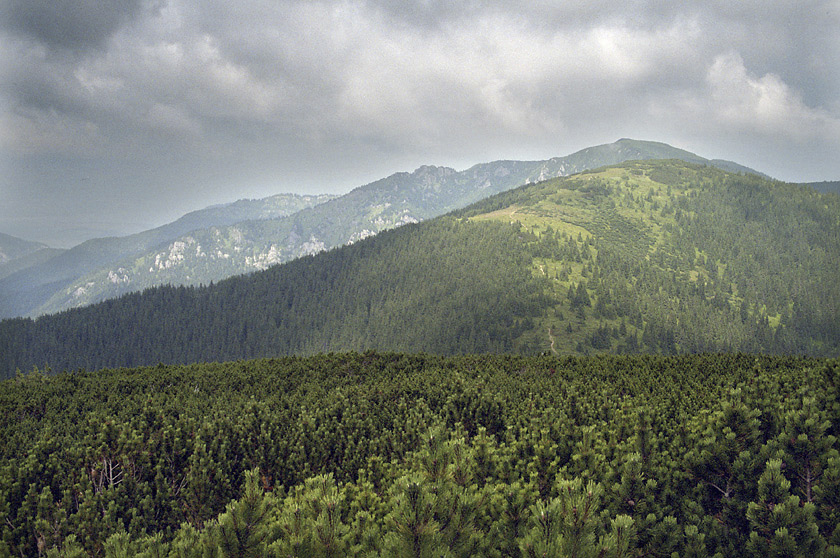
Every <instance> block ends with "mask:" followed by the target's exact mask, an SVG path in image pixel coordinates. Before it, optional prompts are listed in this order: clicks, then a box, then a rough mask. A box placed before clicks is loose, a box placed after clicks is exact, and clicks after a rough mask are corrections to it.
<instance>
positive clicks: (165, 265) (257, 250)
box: [0, 138, 760, 317]
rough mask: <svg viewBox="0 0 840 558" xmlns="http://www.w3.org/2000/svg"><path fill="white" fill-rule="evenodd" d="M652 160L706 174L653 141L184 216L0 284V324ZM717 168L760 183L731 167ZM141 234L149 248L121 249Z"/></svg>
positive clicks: (403, 176) (681, 153)
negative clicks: (260, 210)
mask: <svg viewBox="0 0 840 558" xmlns="http://www.w3.org/2000/svg"><path fill="white" fill-rule="evenodd" d="M654 158H677V159H681V160H686V161H689V162H695V163H699V164H710V165H714V163H713V162H711V161H709V160H707V159H704V158H703V157H700V156H698V155H696V154H693V153H690V152H688V151H685V150H682V149H677V148H674V147H671V146H669V145H667V144H664V143H661V142H652V141H642V140H631V139H627V138H623V139H620V140H618V141H616V142H614V143H612V144H603V145H599V146H593V147H589V148H586V149H583V150H580V151H578V152H575V153H573V154H571V155H567V156H565V157H555V158H552V159H549V160H545V161H513V160H500V161H493V162H489V163H479V164H476V165H473V166H472V167H470V168H468V169H466V170H464V171H456V170H455V169H452V168H449V167H438V166H434V165H423V166H421V167H419V168H417V169H416V170H415V171H413V172H399V173H394V174H392V175H390V176H388V177H385V178H382V179H380V180H377V181H374V182H371V183H369V184H366V185H363V186H359V187H357V188H354V189H353V190H351V191H350V192H348V193H347V194H344V195H342V196H338V197H335V198H331V199H328V200H324V203H323V204H321V203H318V204H312V206H311V207H303V208H301V209H300V211H296V212H290V213H289V214H288V215H282V216H281V215H277V216H275V217H274V218H271V217H268V218H264V219H259V220H255V219H253V218H249V219H240V220H239V221H236V219H234V218H228V219H227V224H225V222H223V220H222V219H217V220H216V221H214V223H213V225H212V226H210V227H207V228H204V229H201V230H199V229H197V228H196V227H195V226H194V225H187V223H191V221H190V216H192V215H193V214H195V213H198V212H193V213H190V214H187V215H185V216H184V217H182V218H181V219H179V220H177V221H175V222H173V223H171V224H169V225H164V226H162V227H158V228H157V229H153V230H152V231H146V232H144V233H139V235H132V236H131V237H125V238H124V239H97V240H92V241H88V242H89V243H91V244H88V243H84V244H82V245H80V246H79V247H76V248H74V249H71V250H70V251H69V252H67V253H64V254H62V255H61V256H60V257H59V259H55V260H50V261H47V262H42V263H40V264H38V265H37V266H32V267H31V268H29V269H24V270H22V271H20V272H18V273H17V274H15V276H13V277H9V278H7V279H5V280H0V317H13V316H18V315H28V316H37V315H42V314H48V313H54V312H58V311H62V310H65V309H68V308H72V307H78V306H83V305H86V304H91V303H95V302H98V301H101V300H105V299H108V298H113V297H116V296H119V295H122V294H125V293H127V292H133V291H139V290H143V289H145V288H149V287H153V286H155V285H160V284H168V283H171V284H176V285H177V284H185V285H199V284H207V283H210V282H215V281H219V280H221V279H224V278H226V277H229V276H233V275H238V274H243V273H250V272H253V271H259V270H261V269H265V268H266V267H268V266H270V265H275V264H278V263H283V262H285V261H289V260H291V259H294V258H297V257H301V256H305V255H308V254H312V253H316V252H319V251H322V250H325V249H330V248H334V247H336V246H341V245H344V244H347V243H352V242H356V241H358V240H361V239H363V238H366V237H368V236H371V235H374V234H377V233H379V232H381V231H383V230H386V229H389V228H393V227H396V226H400V225H404V224H407V223H412V222H417V221H421V220H424V219H428V218H431V217H436V216H438V215H442V214H444V213H446V212H449V211H452V210H455V209H458V208H461V207H464V206H466V205H469V204H471V203H474V202H476V201H478V200H480V199H482V198H485V197H487V196H489V195H492V194H496V193H498V192H501V191H505V190H508V189H511V188H515V187H517V186H520V185H522V184H527V183H533V182H537V181H541V180H545V179H546V178H552V177H556V176H566V175H570V174H574V173H576V172H581V171H583V170H587V169H591V168H595V167H601V166H605V165H608V164H614V163H618V162H621V161H623V160H628V159H654ZM719 164H726V165H727V166H728V167H730V168H734V169H738V171H739V172H745V173H753V174H759V175H760V173H758V172H757V171H753V170H752V169H748V168H746V167H743V166H741V165H738V164H736V163H732V162H728V161H723V162H719ZM267 199H270V198H265V199H264V200H267ZM256 201H257V202H259V201H261V200H256ZM235 203H240V202H235ZM234 205H235V204H228V205H226V206H223V208H225V209H224V211H227V212H230V211H231V207H232V206H234ZM202 211H203V212H205V213H206V212H210V211H217V210H216V209H214V208H208V209H205V210H202ZM218 211H221V210H218ZM241 216H246V215H245V214H244V213H243V214H241V215H240V217H241ZM179 227H180V228H179ZM176 231H180V234H175V232H176ZM151 234H154V235H156V236H154V238H155V239H156V240H157V242H151V241H147V242H145V244H142V245H139V244H137V245H135V246H128V244H130V243H131V242H135V243H137V241H138V240H140V239H142V238H146V237H148V236H149V235H151ZM128 239H132V240H128ZM138 246H139V247H138Z"/></svg>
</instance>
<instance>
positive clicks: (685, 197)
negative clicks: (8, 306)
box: [0, 160, 840, 375]
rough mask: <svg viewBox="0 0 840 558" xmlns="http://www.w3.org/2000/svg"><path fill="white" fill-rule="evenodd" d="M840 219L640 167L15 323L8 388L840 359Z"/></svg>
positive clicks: (608, 170) (3, 327)
mask: <svg viewBox="0 0 840 558" xmlns="http://www.w3.org/2000/svg"><path fill="white" fill-rule="evenodd" d="M500 168H501V167H500ZM424 172H426V173H429V172H433V171H432V170H430V169H426V170H425V171H424ZM440 172H441V171H440V170H439V169H438V170H435V171H434V172H433V174H434V176H438V175H439V174H438V173H440ZM421 182H422V181H421ZM330 203H332V202H330ZM326 205H327V204H323V205H322V206H316V207H315V208H312V209H310V210H306V212H301V213H300V214H298V216H300V215H303V214H304V213H313V212H314V211H315V210H317V209H319V208H321V211H325V210H326V209H325V208H324V207H323V206H326ZM838 217H840V198H838V197H837V196H834V195H826V194H820V193H818V192H816V191H815V190H813V189H811V188H806V187H804V186H801V185H795V184H786V183H783V182H779V181H775V180H768V179H765V178H762V177H759V176H755V175H744V174H733V173H727V172H725V171H721V170H718V169H715V168H712V167H710V166H708V165H705V164H703V165H697V164H691V163H685V162H682V161H674V160H669V161H632V162H626V163H622V164H620V165H616V166H610V167H604V168H601V169H597V170H593V171H586V172H582V173H580V174H577V175H574V176H571V177H564V178H555V179H550V180H547V181H544V182H539V183H535V184H528V185H525V186H522V187H519V188H515V189H512V190H510V191H506V192H503V193H500V194H497V195H495V196H492V197H489V198H487V199H485V200H481V201H479V202H477V203H475V204H473V205H471V206H469V207H467V208H464V209H460V210H457V211H455V212H452V213H450V214H448V215H444V216H441V217H439V218H435V219H429V220H427V221H425V222H422V223H417V224H412V225H408V226H404V227H399V228H397V229H394V230H391V231H386V232H383V233H381V234H379V235H376V236H374V237H372V238H366V239H364V240H362V241H359V242H356V243H354V244H353V245H350V246H344V247H341V248H338V249H335V250H331V251H329V252H325V253H320V254H317V255H314V256H309V257H304V258H298V259H296V260H294V261H291V262H288V263H286V264H283V265H277V266H273V267H271V268H270V269H266V270H264V271H260V272H256V273H253V274H250V275H247V276H238V277H232V278H229V279H226V280H224V281H220V282H218V283H216V284H214V285H212V286H208V287H183V286H181V287H171V286H164V287H157V288H154V289H149V290H147V291H144V292H143V293H134V294H130V295H127V296H124V297H122V298H120V299H118V300H108V301H105V302H102V303H99V304H95V305H91V306H88V307H85V308H78V309H73V310H69V311H66V312H62V313H60V314H56V315H50V316H42V317H40V318H38V319H37V320H32V319H24V318H19V319H16V320H5V321H2V322H0V374H6V375H10V374H14V372H15V370H17V369H21V370H29V369H31V368H32V366H33V365H36V366H38V367H41V366H44V365H50V366H51V367H52V368H53V370H62V369H67V368H69V369H75V368H77V367H84V368H88V369H92V368H101V367H115V366H137V365H143V364H156V363H158V362H164V363H189V362H199V361H223V360H236V359H243V358H254V357H268V356H278V355H286V354H309V353H317V352H329V351H345V350H357V351H362V350H366V349H376V350H383V351H385V350H387V351H399V352H418V351H419V352H427V353H439V354H455V353H483V352H502V351H503V352H520V353H528V354H534V353H540V352H557V353H559V354H574V353H591V352H604V353H623V352H662V353H683V352H748V353H795V354H811V355H825V356H837V355H838V354H840V291H838V289H837V285H838V283H840V267H838V265H837V262H838V261H840V242H838V239H840V224H838V223H840V221H838ZM268 223H269V222H266V224H268Z"/></svg>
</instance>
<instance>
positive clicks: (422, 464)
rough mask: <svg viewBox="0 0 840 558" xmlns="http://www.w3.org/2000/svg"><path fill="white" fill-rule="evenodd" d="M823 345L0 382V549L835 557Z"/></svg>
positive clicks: (377, 360)
mask: <svg viewBox="0 0 840 558" xmlns="http://www.w3.org/2000/svg"><path fill="white" fill-rule="evenodd" d="M838 390H840V361H838V360H837V359H824V358H807V357H787V356H754V355H743V354H729V355H685V356H653V355H629V356H627V355H626V356H607V355H601V356H588V357H571V356H568V357H560V356H555V355H552V354H544V355H542V356H530V357H529V356H515V355H483V356H471V355H464V356H450V357H444V356H434V355H423V354H413V355H407V354H400V353H379V352H364V353H329V354H320V355H315V356H309V357H283V358H278V359H263V360H253V361H238V362H229V363H224V364H194V365H185V366H164V365H160V366H157V367H150V368H136V369H112V370H100V371H97V372H84V371H76V372H64V373H58V374H54V375H46V374H42V373H40V372H37V371H34V372H31V373H27V374H23V375H18V376H17V377H15V378H14V379H11V380H6V381H5V382H4V384H3V389H2V390H0V408H2V409H3V413H2V415H0V421H2V427H0V428H2V432H3V433H4V435H3V436H2V438H0V506H2V507H0V517H2V520H3V521H2V526H0V529H2V542H0V554H2V555H6V556H51V557H59V556H63V557H70V556H107V557H117V556H149V557H152V556H153V557H162V556H170V557H188V556H195V557H199V556H201V557H204V556H219V557H221V556H276V557H281V556H282V557H287V556H388V557H391V556H394V557H396V556H406V557H409V556H410V557H420V556H429V557H431V556H435V557H443V556H447V557H448V556H453V557H455V556H494V557H504V556H516V557H531V556H534V557H536V556H558V557H559V556H610V557H617V556H638V557H641V556H651V557H654V556H655V557H675V556H692V557H702V556H708V557H712V556H722V557H728V556H755V557H762V558H764V557H771V556H778V557H781V556H802V557H806V556H826V557H827V556H840V527H839V526H838V525H840V507H838V506H840V453H838V450H839V449H840V444H838V440H837V436H838V427H839V425H840V392H838Z"/></svg>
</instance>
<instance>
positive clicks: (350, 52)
mask: <svg viewBox="0 0 840 558" xmlns="http://www.w3.org/2000/svg"><path fill="white" fill-rule="evenodd" d="M70 6H71V4H70V3H62V2H46V1H42V0H38V1H35V2H20V1H19V0H13V2H12V3H10V4H7V6H6V8H5V12H4V13H3V27H2V28H0V45H2V46H0V103H2V105H0V164H4V165H6V166H16V168H18V169H20V168H26V169H27V172H25V173H24V172H17V173H6V174H5V176H0V180H5V181H6V186H3V184H0V187H2V188H5V191H6V192H14V195H15V196H16V201H15V204H16V205H15V207H18V208H27V207H28V208H34V209H31V211H32V212H33V215H34V214H36V213H37V203H36V201H35V200H38V199H44V198H47V199H48V198H49V197H50V195H51V194H54V193H55V192H57V191H59V190H61V191H62V196H61V197H62V199H65V198H66V199H68V200H72V199H76V198H78V199H79V200H82V199H84V200H86V201H85V202H84V203H88V204H89V205H96V204H104V203H105V202H104V201H101V200H111V201H109V202H108V203H113V200H114V199H115V197H116V198H119V199H126V200H129V199H130V200H133V201H132V203H131V204H128V205H129V206H130V208H131V209H133V210H146V211H147V213H148V215H156V217H155V216H150V217H149V218H148V220H152V219H155V218H157V219H163V218H164V217H163V215H164V214H165V215H166V218H170V217H175V216H177V214H178V213H179V212H185V211H187V210H189V209H193V208H195V207H198V206H202V205H205V204H207V203H217V202H222V201H229V200H232V199H235V198H236V197H241V196H251V197H253V196H256V195H268V194H271V193H275V192H277V191H279V190H281V189H282V190H291V189H297V190H303V189H308V190H310V191H324V190H327V189H330V190H346V189H349V188H350V187H353V186H356V185H359V184H361V183H363V182H364V181H365V180H372V179H375V178H378V177H380V176H383V175H385V174H388V173H391V172H395V171H399V170H409V169H411V168H412V167H413V166H416V165H419V164H423V163H434V164H449V165H452V166H460V167H464V166H467V165H469V164H472V163H476V162H480V161H486V160H491V159H495V158H543V157H551V156H556V155H563V154H567V153H569V152H571V151H574V150H576V149H580V148H583V147H587V146H588V145H591V144H595V143H604V142H608V141H613V140H615V139H617V138H619V137H638V138H643V139H653V140H660V141H666V142H668V143H672V144H675V145H677V146H679V147H683V148H687V149H690V150H692V151H695V152H697V153H699V154H700V155H703V156H706V157H724V158H729V159H735V160H737V161H739V162H741V163H743V164H747V165H750V166H753V167H756V168H758V169H759V170H762V171H764V172H767V173H769V174H771V175H774V176H777V177H779V178H783V179H788V180H803V181H804V180H821V179H837V178H838V177H840V163H838V162H837V157H836V152H837V150H838V149H840V94H838V92H840V82H838V80H840V68H838V65H837V63H836V61H837V60H838V59H840V35H839V34H837V33H836V29H837V28H838V26H840V6H838V3H837V2H834V1H831V2H818V1H806V2H795V3H794V2H777V1H760V2H759V1H745V2H719V1H708V2H692V3H688V4H686V3H676V2H665V1H648V2H641V1H629V2H614V1H612V0H610V1H607V0H594V1H583V0H579V1H574V0H573V1H568V2H562V3H559V2H553V1H548V0H542V1H541V0H532V1H527V0H526V1H524V2H516V3H512V2H503V1H500V0H499V1H494V0H488V1H484V2H477V1H465V2H448V1H447V2H444V1H442V0H440V1H438V0H427V1H415V2H399V3H395V2H390V1H386V0H367V1H363V0H357V1H355V0H344V1H327V0H323V1H312V0H306V1H296V0H287V1H282V2H279V1H275V0H241V1H238V2H230V1H229V0H190V1H188V0H168V1H167V2H160V3H159V4H153V3H148V2H140V1H128V0H125V1H121V2H112V3H106V4H99V3H94V2H88V1H87V0H85V1H83V2H75V3H73V4H72V6H73V8H71V7H70ZM103 6H104V7H103ZM24 159H25V161H26V165H24V164H23V162H22V161H24ZM71 161H72V164H71V163H70V162H71ZM106 161H107V164H106V163H105V162H106ZM36 163H37V164H36ZM58 167H60V168H65V169H72V168H75V169H86V170H85V171H84V172H82V171H79V173H81V174H85V175H90V179H89V180H88V181H86V182H85V183H84V184H85V187H84V188H81V189H78V191H74V192H75V193H74V194H73V195H65V192H64V190H63V189H67V188H70V186H67V184H68V182H67V181H62V180H61V179H60V178H58V177H59V176H60V175H61V172H59V171H55V170H54V169H55V168H58ZM105 167H107V169H105ZM98 169H99V170H98ZM59 170H60V169H59ZM68 172H69V171H68ZM74 172H75V171H74ZM70 174H73V173H70ZM9 176H14V177H15V178H14V180H15V181H16V182H15V184H14V185H11V184H10V183H9V181H10V180H11V179H10V178H8V177H9ZM74 176H75V175H74ZM13 186H14V187H13ZM97 188H99V191H100V195H99V196H98V197H97V196H95V195H91V192H94V191H96V189H97ZM106 190H107V195H106V194H102V192H105V191H106ZM114 192H116V193H117V194H115V193H114ZM146 199H148V200H151V201H147V202H144V200H146ZM27 200H28V201H27ZM67 203H70V202H69V201H68V202H67ZM79 203H83V202H82V201H80V202H79ZM0 205H2V204H0ZM6 207H10V204H7V205H6ZM109 207H110V206H109ZM3 210H4V208H3V207H0V230H3V219H5V218H7V216H6V215H4V214H3ZM8 211H10V210H7V213H8ZM100 212H101V211H100ZM3 232H10V231H8V230H5V231H3Z"/></svg>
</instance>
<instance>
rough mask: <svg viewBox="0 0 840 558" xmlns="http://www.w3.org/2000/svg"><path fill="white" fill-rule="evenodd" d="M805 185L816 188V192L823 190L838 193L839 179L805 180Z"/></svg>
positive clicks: (839, 192)
mask: <svg viewBox="0 0 840 558" xmlns="http://www.w3.org/2000/svg"><path fill="white" fill-rule="evenodd" d="M805 185H806V186H810V187H811V188H813V189H815V190H817V191H818V192H823V193H824V194H827V193H833V194H840V180H832V181H824V182H807V183H805Z"/></svg>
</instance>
